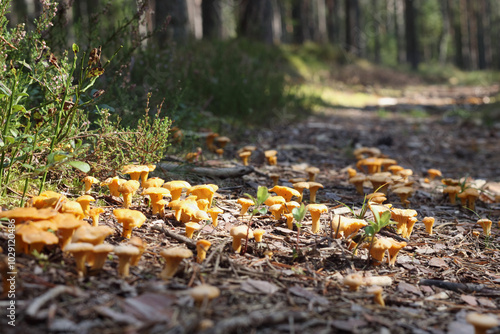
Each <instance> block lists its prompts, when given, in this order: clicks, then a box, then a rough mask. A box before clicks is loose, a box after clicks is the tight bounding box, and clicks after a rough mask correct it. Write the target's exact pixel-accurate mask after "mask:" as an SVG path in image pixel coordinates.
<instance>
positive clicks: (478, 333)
mask: <svg viewBox="0 0 500 334" xmlns="http://www.w3.org/2000/svg"><path fill="white" fill-rule="evenodd" d="M465 319H466V320H467V322H468V323H469V324H471V325H472V326H474V333H475V334H486V331H487V330H488V329H490V328H493V327H496V326H498V325H499V322H498V319H497V318H495V317H492V316H490V315H487V314H481V313H476V312H472V313H469V314H467V316H466V317H465Z"/></svg>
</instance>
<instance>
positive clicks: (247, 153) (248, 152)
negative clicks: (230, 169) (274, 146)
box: [238, 151, 252, 158]
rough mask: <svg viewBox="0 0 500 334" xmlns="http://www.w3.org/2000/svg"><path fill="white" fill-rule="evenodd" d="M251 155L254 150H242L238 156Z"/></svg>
mask: <svg viewBox="0 0 500 334" xmlns="http://www.w3.org/2000/svg"><path fill="white" fill-rule="evenodd" d="M251 155H252V151H243V152H241V153H239V154H238V156H239V157H240V158H245V157H249V156H251Z"/></svg>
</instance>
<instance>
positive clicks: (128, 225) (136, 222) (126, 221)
mask: <svg viewBox="0 0 500 334" xmlns="http://www.w3.org/2000/svg"><path fill="white" fill-rule="evenodd" d="M113 215H115V217H116V220H117V221H118V223H119V224H123V232H122V237H124V238H127V239H130V237H131V235H132V229H133V228H134V227H141V226H142V224H144V222H145V221H146V216H145V215H144V214H143V213H142V212H140V211H137V210H129V209H114V210H113Z"/></svg>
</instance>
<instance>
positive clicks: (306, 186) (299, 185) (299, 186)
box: [292, 181, 309, 191]
mask: <svg viewBox="0 0 500 334" xmlns="http://www.w3.org/2000/svg"><path fill="white" fill-rule="evenodd" d="M292 186H293V189H296V190H298V191H301V190H304V189H309V182H306V181H302V182H297V183H294V184H292Z"/></svg>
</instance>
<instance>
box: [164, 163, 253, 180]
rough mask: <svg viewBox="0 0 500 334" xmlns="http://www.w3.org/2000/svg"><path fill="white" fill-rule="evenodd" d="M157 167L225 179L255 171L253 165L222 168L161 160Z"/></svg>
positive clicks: (168, 170) (169, 170)
mask: <svg viewBox="0 0 500 334" xmlns="http://www.w3.org/2000/svg"><path fill="white" fill-rule="evenodd" d="M156 167H157V169H159V170H162V171H164V172H165V171H167V172H172V171H176V172H180V173H190V174H196V175H199V176H206V177H211V178H218V179H225V178H235V177H241V176H243V175H247V174H250V173H252V172H253V171H254V168H253V167H252V166H236V167H221V168H211V167H198V166H192V165H187V164H186V165H179V164H172V163H167V162H160V163H159V164H157V165H156Z"/></svg>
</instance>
